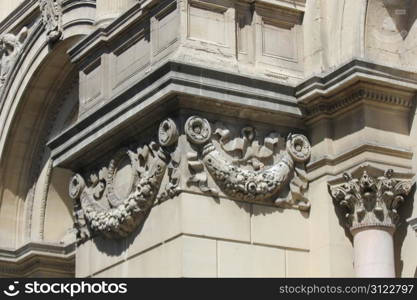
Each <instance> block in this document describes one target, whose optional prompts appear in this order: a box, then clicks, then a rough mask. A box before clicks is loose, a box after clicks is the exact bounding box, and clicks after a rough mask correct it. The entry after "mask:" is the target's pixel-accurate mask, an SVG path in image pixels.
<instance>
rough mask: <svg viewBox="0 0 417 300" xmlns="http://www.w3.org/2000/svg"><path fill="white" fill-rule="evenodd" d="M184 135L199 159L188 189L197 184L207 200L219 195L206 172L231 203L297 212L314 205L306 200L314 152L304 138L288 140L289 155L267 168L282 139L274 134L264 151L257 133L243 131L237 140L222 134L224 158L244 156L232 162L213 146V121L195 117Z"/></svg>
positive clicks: (195, 159)
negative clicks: (308, 166)
mask: <svg viewBox="0 0 417 300" xmlns="http://www.w3.org/2000/svg"><path fill="white" fill-rule="evenodd" d="M185 133H186V135H187V138H188V140H189V142H190V143H191V144H192V145H194V147H195V148H196V149H197V153H189V154H188V159H189V168H190V170H191V171H192V172H193V175H192V176H191V178H190V179H189V181H188V182H189V184H196V185H197V186H198V187H199V188H200V190H201V191H202V192H204V193H208V194H211V195H213V194H217V190H216V189H214V188H209V186H208V183H207V175H206V174H205V172H206V171H205V170H207V171H208V173H209V174H210V175H211V177H212V178H213V180H214V181H215V182H216V184H217V185H218V186H219V187H220V189H221V190H222V191H223V192H224V193H225V194H226V195H227V196H229V197H231V198H233V199H237V200H243V201H254V202H268V201H270V200H271V199H273V201H275V204H276V205H277V206H280V207H297V208H299V209H302V210H306V209H308V208H309V206H310V204H309V203H308V200H307V199H306V198H305V197H304V193H305V192H306V190H307V185H308V184H307V180H306V176H305V172H303V167H304V166H303V164H304V163H305V162H307V160H308V159H309V158H310V153H311V148H310V143H309V142H308V140H307V138H306V137H305V136H303V135H301V134H291V135H289V137H288V139H287V142H286V147H285V150H284V151H283V152H282V153H281V155H280V158H279V160H278V161H277V162H276V163H275V164H273V165H272V166H269V167H265V166H264V164H263V163H262V161H261V160H262V159H269V160H271V159H272V154H274V152H275V150H274V146H275V144H277V143H278V140H279V139H280V137H279V136H278V135H277V134H276V133H271V134H269V135H268V136H266V137H265V139H264V142H263V145H260V144H259V142H258V141H255V136H256V130H255V129H254V128H252V127H245V128H243V129H242V131H241V133H242V137H241V138H236V139H232V138H231V137H230V132H229V131H228V129H222V128H220V129H217V130H216V134H217V135H218V136H220V139H219V141H218V143H219V144H220V148H222V149H223V151H225V152H239V153H240V158H237V159H234V160H230V159H227V158H226V157H225V156H224V154H223V153H221V152H220V151H219V150H220V149H218V147H216V146H215V143H214V142H213V141H212V128H211V125H210V123H209V122H208V120H206V119H204V118H200V117H197V116H192V117H190V118H189V119H188V120H187V122H186V124H185ZM286 187H287V188H289V189H290V196H289V197H286V198H284V199H283V198H279V197H278V194H279V193H280V192H281V191H282V190H283V189H284V188H286Z"/></svg>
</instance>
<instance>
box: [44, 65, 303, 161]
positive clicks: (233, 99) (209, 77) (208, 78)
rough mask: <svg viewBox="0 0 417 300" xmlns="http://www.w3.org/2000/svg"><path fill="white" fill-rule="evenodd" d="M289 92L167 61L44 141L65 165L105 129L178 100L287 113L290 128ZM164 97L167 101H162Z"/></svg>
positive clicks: (295, 111)
mask: <svg viewBox="0 0 417 300" xmlns="http://www.w3.org/2000/svg"><path fill="white" fill-rule="evenodd" d="M179 95H181V96H183V97H187V101H180V102H176V101H173V100H175V99H173V98H175V96H179ZM292 95H293V88H292V87H289V86H283V85H280V84H277V83H273V82H271V81H266V80H260V79H256V78H252V77H248V76H241V75H236V74H227V73H224V72H219V71H216V70H212V69H207V68H202V67H198V66H193V65H186V64H181V63H178V62H173V61H170V62H167V63H165V64H164V65H163V66H161V67H159V68H158V69H156V70H155V71H153V72H152V73H150V74H148V75H147V76H146V77H145V78H143V79H142V80H141V81H140V82H138V83H136V84H135V85H134V86H133V87H131V88H130V89H129V90H127V91H125V92H124V93H122V94H119V95H117V96H115V97H114V98H113V99H110V100H109V101H108V102H106V103H105V104H103V105H102V106H99V107H98V108H97V109H95V110H94V111H92V112H91V113H89V114H88V115H87V116H86V117H85V118H83V119H81V120H80V121H78V122H77V123H76V124H75V125H73V126H71V127H70V128H69V129H67V130H66V131H64V132H63V133H62V134H60V135H59V136H57V137H56V138H54V139H53V140H51V141H50V142H49V143H48V146H49V147H50V148H51V150H52V158H53V159H54V166H58V165H65V166H70V165H71V164H73V163H74V161H75V160H76V157H78V156H79V155H81V153H82V152H84V151H86V148H87V147H90V148H91V146H92V145H93V144H97V143H98V142H99V140H103V139H105V138H106V137H108V136H109V134H112V135H113V136H114V135H115V130H116V129H118V128H121V127H126V126H128V124H132V122H133V120H134V119H136V120H137V119H139V118H141V117H143V116H144V114H146V115H147V116H149V115H151V114H154V115H155V118H161V116H162V115H161V111H157V109H156V105H158V107H159V110H160V109H162V108H161V107H164V108H163V110H164V111H167V110H168V107H169V105H171V106H174V108H171V109H172V110H178V109H179V108H181V107H182V106H184V104H186V105H187V106H189V105H190V104H191V103H194V102H198V103H200V104H199V107H200V108H199V109H202V108H204V106H202V105H201V101H204V102H205V103H207V104H213V103H218V104H221V105H222V106H223V111H222V113H225V111H226V110H230V111H233V112H236V111H240V112H242V110H244V109H251V110H254V109H256V111H258V113H259V114H264V115H265V116H266V117H268V116H275V119H277V120H279V119H278V118H276V116H278V115H279V116H280V117H281V119H282V120H283V119H284V118H287V119H289V120H290V122H292V124H291V125H292V126H293V127H297V125H295V126H294V122H295V120H300V119H301V112H300V110H299V108H297V107H296V103H295V98H294V97H293V96H292ZM168 102H169V105H165V104H168ZM228 106H230V108H229V107H228ZM217 109H218V108H217ZM269 118H270V117H269ZM291 119H292V121H291ZM138 124H139V123H136V125H135V126H138ZM149 125H150V124H147V125H146V126H149ZM87 144H89V145H87ZM96 150H97V149H96ZM96 150H95V151H96Z"/></svg>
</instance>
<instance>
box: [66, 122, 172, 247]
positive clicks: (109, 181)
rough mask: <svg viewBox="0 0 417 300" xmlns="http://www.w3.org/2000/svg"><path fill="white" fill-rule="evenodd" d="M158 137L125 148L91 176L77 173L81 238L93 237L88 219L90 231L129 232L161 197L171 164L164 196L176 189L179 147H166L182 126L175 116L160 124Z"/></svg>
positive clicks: (74, 189)
mask: <svg viewBox="0 0 417 300" xmlns="http://www.w3.org/2000/svg"><path fill="white" fill-rule="evenodd" d="M158 138H159V143H155V142H151V143H149V144H147V145H145V146H143V147H139V148H137V149H134V150H132V149H122V150H120V151H119V152H118V153H117V154H116V155H115V156H114V157H113V159H112V160H111V161H110V163H109V165H108V167H104V168H102V169H100V170H99V171H97V172H92V173H91V174H90V176H89V177H88V179H87V180H85V179H84V177H83V176H81V175H80V174H76V175H74V176H73V178H72V179H71V182H70V186H69V194H70V196H71V197H72V198H73V199H75V200H76V204H77V203H79V207H80V209H81V210H79V211H76V227H77V229H78V235H79V236H78V238H79V239H80V240H83V239H85V238H86V237H88V236H89V231H88V229H87V228H86V226H85V225H87V224H88V226H89V228H90V229H91V231H93V232H100V233H102V234H104V235H105V236H106V237H108V238H120V237H125V236H127V235H128V234H129V233H131V232H132V231H133V230H134V229H135V228H137V227H138V226H139V225H140V224H141V223H142V222H143V221H144V219H145V218H146V215H147V213H148V212H149V210H150V209H151V207H152V205H153V204H154V203H155V201H156V200H158V197H157V195H158V192H159V190H160V186H161V183H162V179H163V177H164V175H165V173H166V171H167V169H168V176H169V182H168V183H167V185H166V187H165V190H164V191H163V192H162V193H160V194H159V198H167V197H173V196H175V195H176V194H177V192H178V190H177V187H178V182H179V178H178V175H177V174H176V172H175V171H173V169H174V168H176V167H177V166H178V164H179V158H178V155H177V153H176V150H174V151H171V150H172V149H168V148H167V147H169V146H172V145H174V144H175V143H176V142H177V140H178V131H177V127H176V125H175V123H174V122H173V121H172V120H170V119H168V120H165V121H164V122H162V123H161V125H160V127H159V131H158ZM174 148H175V147H174ZM159 200H162V199H159ZM76 206H77V205H76Z"/></svg>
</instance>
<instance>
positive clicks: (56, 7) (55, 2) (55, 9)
mask: <svg viewBox="0 0 417 300" xmlns="http://www.w3.org/2000/svg"><path fill="white" fill-rule="evenodd" d="M62 2H63V0H39V7H40V9H41V12H42V22H43V24H44V26H45V30H46V35H47V37H48V40H49V42H55V41H57V40H58V39H60V38H61V36H62V31H63V28H62Z"/></svg>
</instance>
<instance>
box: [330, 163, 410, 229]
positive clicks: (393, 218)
mask: <svg viewBox="0 0 417 300" xmlns="http://www.w3.org/2000/svg"><path fill="white" fill-rule="evenodd" d="M381 173H382V172H381ZM393 176H394V172H393V170H392V169H389V170H387V171H385V172H384V173H383V174H381V175H380V176H371V175H370V173H369V172H368V170H367V169H366V168H365V169H364V170H363V171H362V172H361V173H359V174H358V175H357V176H353V175H352V174H350V173H345V174H344V175H343V178H344V180H345V183H343V184H341V185H338V186H335V187H333V188H330V191H331V195H332V197H333V198H334V199H335V201H336V203H337V204H338V205H340V206H342V207H345V208H346V210H347V214H346V221H347V225H348V227H349V229H350V230H351V231H354V230H355V229H359V228H364V227H374V226H378V227H388V228H391V229H393V230H394V229H395V227H396V224H397V223H398V219H399V218H398V212H397V209H398V207H399V205H400V204H401V203H402V202H403V201H404V197H406V196H407V195H408V193H409V192H410V189H411V186H412V184H411V181H409V180H397V179H394V178H393Z"/></svg>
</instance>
